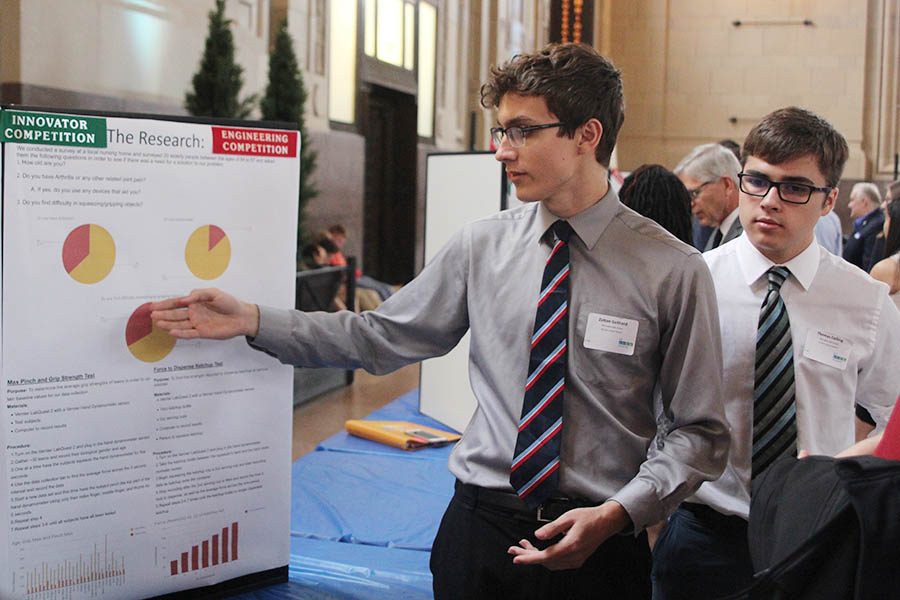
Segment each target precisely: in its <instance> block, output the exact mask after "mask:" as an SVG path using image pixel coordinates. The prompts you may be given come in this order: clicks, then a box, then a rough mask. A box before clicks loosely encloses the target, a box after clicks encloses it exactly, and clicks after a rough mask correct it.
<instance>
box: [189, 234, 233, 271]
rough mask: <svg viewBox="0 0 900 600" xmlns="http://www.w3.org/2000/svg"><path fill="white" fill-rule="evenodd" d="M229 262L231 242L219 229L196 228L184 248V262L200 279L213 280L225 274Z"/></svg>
mask: <svg viewBox="0 0 900 600" xmlns="http://www.w3.org/2000/svg"><path fill="white" fill-rule="evenodd" d="M230 260H231V242H230V241H229V240H228V236H227V235H225V232H224V231H222V228H221V227H217V226H215V225H204V226H202V227H198V228H197V229H196V230H194V233H192V234H191V237H189V238H188V241H187V245H186V246H185V247H184V262H186V263H187V266H188V269H190V270H191V273H193V274H194V275H196V276H197V277H199V278H200V279H215V278H216V277H219V276H220V275H221V274H222V273H224V272H225V269H227V268H228V262H229V261H230Z"/></svg>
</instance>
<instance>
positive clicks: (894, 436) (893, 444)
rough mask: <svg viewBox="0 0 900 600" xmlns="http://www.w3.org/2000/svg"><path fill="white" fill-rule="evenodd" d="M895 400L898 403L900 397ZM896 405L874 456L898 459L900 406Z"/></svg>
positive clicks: (899, 448) (899, 453)
mask: <svg viewBox="0 0 900 600" xmlns="http://www.w3.org/2000/svg"><path fill="white" fill-rule="evenodd" d="M897 402H898V403H900V397H898V398H897ZM897 406H898V405H897V404H895V405H894V412H892V413H891V418H890V420H889V421H888V424H887V427H886V428H885V430H884V435H883V436H882V437H881V441H880V442H879V443H878V447H877V448H875V456H880V457H881V458H889V459H891V460H900V408H897Z"/></svg>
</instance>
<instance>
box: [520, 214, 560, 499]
mask: <svg viewBox="0 0 900 600" xmlns="http://www.w3.org/2000/svg"><path fill="white" fill-rule="evenodd" d="M551 230H552V231H553V235H554V243H553V250H552V251H551V252H550V257H549V258H548V259H547V264H546V265H545V266H544V275H543V278H542V279H541V294H540V297H539V298H538V308H537V315H536V316H535V320H534V333H533V334H532V336H531V358H530V360H529V366H528V379H527V380H526V382H525V401H524V403H523V404H522V418H521V419H519V434H518V437H517V439H516V451H515V455H514V457H513V461H512V467H511V469H510V475H509V482H510V483H511V484H512V487H513V489H514V490H515V491H516V493H517V494H518V495H519V497H520V498H522V499H523V500H524V501H525V503H526V504H528V505H529V506H533V507H536V506H539V505H540V504H542V503H543V502H544V501H545V500H547V499H548V498H550V497H551V496H552V495H553V493H554V492H556V489H557V488H558V487H559V451H560V446H561V442H562V428H563V397H564V395H565V388H566V340H567V338H568V333H569V236H570V235H571V233H572V227H571V226H570V225H569V224H568V223H566V222H565V221H556V222H555V223H553V225H552V226H551Z"/></svg>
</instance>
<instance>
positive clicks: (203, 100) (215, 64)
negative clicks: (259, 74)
mask: <svg viewBox="0 0 900 600" xmlns="http://www.w3.org/2000/svg"><path fill="white" fill-rule="evenodd" d="M230 25H231V20H229V19H226V18H225V0H216V8H215V10H211V11H209V35H208V36H207V38H206V47H205V48H204V50H203V58H202V59H201V61H200V70H199V71H197V73H196V74H195V75H194V79H193V86H194V87H193V91H192V92H187V94H185V98H184V107H185V108H186V109H187V111H188V112H189V113H190V114H192V115H194V116H198V117H229V118H237V119H244V118H246V117H247V116H248V115H249V114H250V112H251V111H252V110H253V105H254V104H255V103H256V95H253V96H249V97H247V98H244V99H243V100H238V94H240V91H241V87H242V86H243V85H244V78H243V75H242V74H243V72H244V69H243V68H241V67H240V66H239V65H237V64H235V62H234V36H233V35H232V34H231V29H230V28H229V26H230Z"/></svg>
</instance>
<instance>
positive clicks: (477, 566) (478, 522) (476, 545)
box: [431, 493, 650, 600]
mask: <svg viewBox="0 0 900 600" xmlns="http://www.w3.org/2000/svg"><path fill="white" fill-rule="evenodd" d="M541 525H543V523H540V522H538V521H536V520H534V519H530V518H527V517H524V516H523V515H522V514H521V513H516V512H513V511H509V510H505V509H503V508H500V507H497V506H491V505H488V504H484V503H480V504H479V503H477V502H475V501H473V500H472V499H471V498H466V497H464V496H462V495H461V494H460V493H457V494H456V495H454V497H453V499H452V500H451V501H450V505H449V506H448V507H447V511H446V512H445V513H444V517H443V519H442V520H441V525H440V528H439V529H438V533H437V536H436V537H435V540H434V544H433V546H432V549H431V573H432V575H433V576H434V597H435V599H436V600H451V599H452V600H457V599H459V600H475V599H479V598H484V599H490V600H497V599H502V598H516V599H519V598H522V599H526V598H535V599H537V598H540V599H542V600H556V599H560V598H591V599H594V600H603V599H606V598H609V599H615V600H629V599H635V600H637V599H649V598H650V550H649V548H648V547H647V537H646V535H645V534H643V533H642V534H641V535H639V536H638V537H634V536H632V535H615V536H613V537H612V538H610V539H609V540H607V541H606V542H605V543H603V544H602V545H601V546H600V547H599V548H598V549H597V550H596V552H594V554H592V555H591V556H590V557H589V558H588V560H587V561H586V562H585V563H584V565H582V566H581V568H579V569H573V570H567V571H551V570H549V569H547V568H546V567H543V566H526V565H514V564H513V557H512V555H510V554H507V549H508V548H509V547H510V546H513V545H516V544H518V541H519V540H520V539H523V538H526V539H529V540H531V542H532V543H533V544H534V545H535V546H537V547H539V548H541V547H544V546H546V545H547V542H538V541H537V540H536V539H535V537H534V531H535V530H537V529H538V528H540V527H541Z"/></svg>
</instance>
